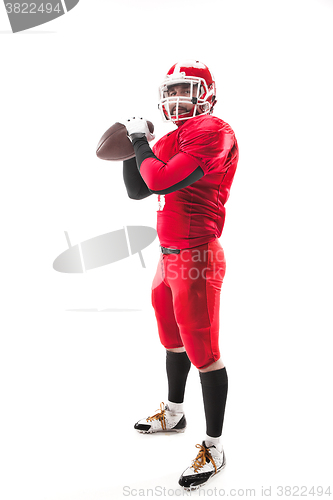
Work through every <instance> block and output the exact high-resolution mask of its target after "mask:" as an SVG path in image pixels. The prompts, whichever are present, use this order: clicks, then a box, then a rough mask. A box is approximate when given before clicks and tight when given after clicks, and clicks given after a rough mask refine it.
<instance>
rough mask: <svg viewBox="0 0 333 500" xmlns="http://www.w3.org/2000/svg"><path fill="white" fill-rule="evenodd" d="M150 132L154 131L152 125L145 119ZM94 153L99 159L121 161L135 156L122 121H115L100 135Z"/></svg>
mask: <svg viewBox="0 0 333 500" xmlns="http://www.w3.org/2000/svg"><path fill="white" fill-rule="evenodd" d="M147 124H148V128H149V130H150V132H151V133H153V132H154V125H153V124H152V123H151V122H150V121H147ZM96 155H97V156H98V158H100V159H101V160H109V161H122V160H129V159H130V158H133V157H134V156H135V153H134V148H133V146H132V143H131V141H130V140H129V138H128V137H127V130H126V127H125V125H123V124H122V123H118V122H117V123H115V124H114V125H112V127H110V128H109V129H108V130H107V131H106V132H105V133H104V134H103V135H102V137H101V139H100V141H99V143H98V145H97V149H96Z"/></svg>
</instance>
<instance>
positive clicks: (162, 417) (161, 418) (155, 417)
mask: <svg viewBox="0 0 333 500" xmlns="http://www.w3.org/2000/svg"><path fill="white" fill-rule="evenodd" d="M162 405H163V406H162ZM160 410H161V411H160V412H159V413H156V415H153V416H152V417H148V418H147V419H146V420H147V422H152V420H159V421H160V423H161V426H162V429H163V430H164V431H165V430H166V422H165V405H164V403H160ZM156 411H158V410H156Z"/></svg>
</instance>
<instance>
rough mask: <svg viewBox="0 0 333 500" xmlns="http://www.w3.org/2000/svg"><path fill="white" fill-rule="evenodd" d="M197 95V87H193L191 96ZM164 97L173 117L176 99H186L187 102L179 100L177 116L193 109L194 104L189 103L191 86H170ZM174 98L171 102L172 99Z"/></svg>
mask: <svg viewBox="0 0 333 500" xmlns="http://www.w3.org/2000/svg"><path fill="white" fill-rule="evenodd" d="M196 95H197V85H193V96H195V97H196ZM164 97H169V98H170V100H169V107H170V113H171V115H175V114H176V111H177V101H178V99H177V98H178V97H180V98H181V97H186V98H187V99H188V102H187V101H186V100H185V99H184V100H181V102H180V103H179V106H178V115H181V114H184V113H188V112H189V111H191V110H192V108H193V107H194V104H193V103H192V102H191V101H190V99H191V85H190V84H189V83H179V84H175V85H170V86H169V87H168V89H167V90H166V91H165V92H164ZM173 97H174V98H175V100H174V101H173V100H172V98H173Z"/></svg>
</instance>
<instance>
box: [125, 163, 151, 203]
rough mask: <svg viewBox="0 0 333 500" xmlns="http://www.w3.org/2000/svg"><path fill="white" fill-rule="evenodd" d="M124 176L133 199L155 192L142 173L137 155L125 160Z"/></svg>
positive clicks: (142, 197)
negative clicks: (149, 186)
mask: <svg viewBox="0 0 333 500" xmlns="http://www.w3.org/2000/svg"><path fill="white" fill-rule="evenodd" d="M123 177H124V183H125V186H126V190H127V194H128V196H129V197H130V198H131V199H132V200H143V199H144V198H147V197H148V196H150V195H151V194H153V192H152V191H151V190H150V189H149V188H148V186H147V184H146V183H145V181H144V180H143V179H142V177H141V175H140V172H139V170H138V166H137V163H136V159H135V157H134V158H130V159H129V160H125V161H124V162H123Z"/></svg>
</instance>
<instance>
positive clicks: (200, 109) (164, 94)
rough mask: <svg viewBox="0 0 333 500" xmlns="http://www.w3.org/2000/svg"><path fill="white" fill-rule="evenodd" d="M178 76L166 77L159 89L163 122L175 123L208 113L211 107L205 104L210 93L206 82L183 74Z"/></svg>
mask: <svg viewBox="0 0 333 500" xmlns="http://www.w3.org/2000/svg"><path fill="white" fill-rule="evenodd" d="M179 76H180V75H179V74H178V75H177V77H178V78H175V77H167V79H166V80H165V81H164V82H163V83H162V85H161V86H160V88H159V91H160V100H159V109H160V111H161V113H162V117H163V119H164V121H173V122H175V123H177V122H180V121H183V120H188V119H189V118H193V117H194V116H197V115H200V114H207V113H209V112H210V110H211V108H212V106H211V104H210V103H209V102H207V98H208V97H209V96H210V92H209V89H208V87H207V83H206V81H205V80H204V79H203V78H199V77H194V76H186V75H185V74H182V75H181V78H179Z"/></svg>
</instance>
